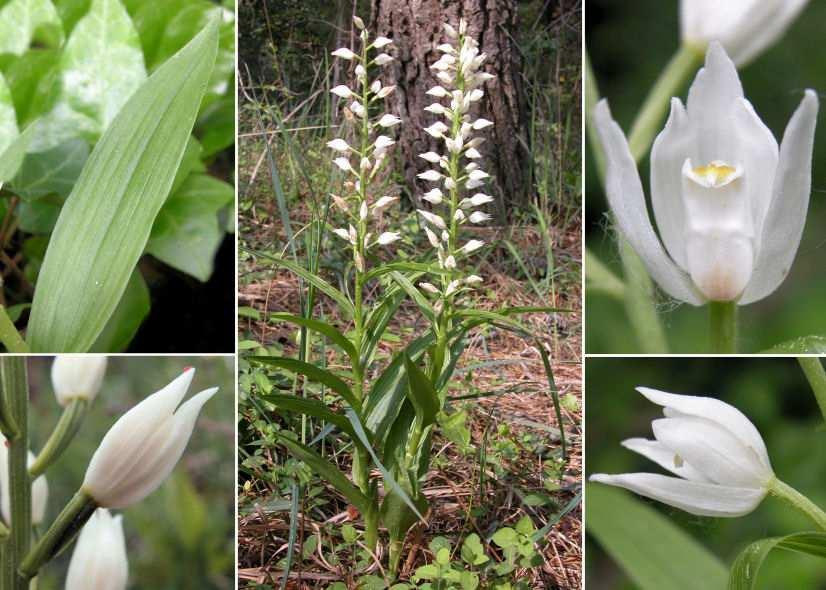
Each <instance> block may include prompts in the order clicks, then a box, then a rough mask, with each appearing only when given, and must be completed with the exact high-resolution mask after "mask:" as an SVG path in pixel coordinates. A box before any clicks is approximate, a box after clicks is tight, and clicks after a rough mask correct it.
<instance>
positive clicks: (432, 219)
mask: <svg viewBox="0 0 826 590" xmlns="http://www.w3.org/2000/svg"><path fill="white" fill-rule="evenodd" d="M417 211H418V212H419V215H421V216H422V217H424V218H425V220H426V221H427V222H428V223H430V224H432V225H434V226H436V227H438V228H439V229H445V228H446V227H447V225H445V220H444V219H442V218H441V217H439V216H438V215H436V214H435V213H431V212H430V211H425V210H423V209H417Z"/></svg>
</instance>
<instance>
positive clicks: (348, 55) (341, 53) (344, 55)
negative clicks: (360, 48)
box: [333, 47, 356, 61]
mask: <svg viewBox="0 0 826 590" xmlns="http://www.w3.org/2000/svg"><path fill="white" fill-rule="evenodd" d="M333 55H335V56H336V57H340V58H341V59H346V60H348V61H349V60H352V59H353V58H354V57H356V54H355V53H353V52H352V51H350V50H349V49H347V48H346V47H340V48H338V49H336V50H335V51H334V52H333Z"/></svg>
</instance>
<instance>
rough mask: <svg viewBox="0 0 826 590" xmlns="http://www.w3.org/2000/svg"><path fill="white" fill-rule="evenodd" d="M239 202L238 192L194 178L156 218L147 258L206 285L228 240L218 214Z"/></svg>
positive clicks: (210, 180) (201, 176) (202, 176)
mask: <svg viewBox="0 0 826 590" xmlns="http://www.w3.org/2000/svg"><path fill="white" fill-rule="evenodd" d="M234 198H235V189H234V188H233V187H232V186H230V185H229V184H227V183H226V182H223V181H222V180H218V179H217V178H213V177H212V176H208V175H206V174H192V175H190V176H189V177H188V178H187V179H186V180H185V181H184V183H183V185H182V186H181V188H180V189H179V190H178V191H177V192H176V193H174V194H173V195H172V196H170V197H169V199H167V201H166V203H164V205H163V207H162V208H161V210H160V212H159V213H158V216H157V217H156V218H155V224H154V225H153V226H152V233H151V234H150V236H149V242H147V244H146V252H147V254H151V255H153V256H154V257H155V258H157V259H158V260H161V261H163V262H165V263H166V264H168V265H169V266H171V267H173V268H176V269H178V270H180V271H181V272H185V273H187V274H188V275H190V276H193V277H195V278H196V279H198V280H199V281H202V282H206V281H207V280H208V279H209V277H210V276H211V275H212V270H213V266H214V265H213V261H214V258H215V253H216V252H217V251H218V248H219V246H220V245H221V241H222V240H223V239H224V234H225V232H224V228H223V227H221V224H220V223H219V221H218V211H219V210H220V209H222V208H223V207H224V206H226V205H227V204H228V203H231V202H232V200H233V199H234Z"/></svg>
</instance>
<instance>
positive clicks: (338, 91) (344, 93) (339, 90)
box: [330, 84, 353, 98]
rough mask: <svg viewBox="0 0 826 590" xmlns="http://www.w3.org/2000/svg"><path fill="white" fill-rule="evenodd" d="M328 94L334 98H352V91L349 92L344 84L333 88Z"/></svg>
mask: <svg viewBox="0 0 826 590" xmlns="http://www.w3.org/2000/svg"><path fill="white" fill-rule="evenodd" d="M330 92H332V93H333V94H335V95H336V96H340V97H341V98H350V97H351V96H353V91H352V90H350V89H349V88H348V87H347V86H345V85H344V84H340V85H338V86H336V87H335V88H333V89H332V90H330Z"/></svg>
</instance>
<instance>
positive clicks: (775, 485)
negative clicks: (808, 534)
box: [768, 478, 826, 530]
mask: <svg viewBox="0 0 826 590" xmlns="http://www.w3.org/2000/svg"><path fill="white" fill-rule="evenodd" d="M768 488H769V493H770V494H772V495H773V496H776V497H778V498H780V499H781V500H783V501H785V502H786V503H788V504H789V505H791V506H792V507H793V508H795V509H797V510H798V511H799V512H802V513H803V514H805V515H806V516H808V517H809V518H811V519H812V520H813V521H814V522H815V523H816V524H817V526H818V527H820V529H821V530H826V512H824V511H823V510H822V509H821V508H820V507H819V506H818V505H817V504H815V503H814V502H812V501H811V500H809V498H807V497H806V496H804V495H803V494H801V493H800V492H798V491H797V490H796V489H794V488H793V487H792V486H790V485H788V484H786V483H784V482H782V481H780V480H779V479H777V478H774V479H773V480H772V481H771V482H770V483H769V486H768Z"/></svg>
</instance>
